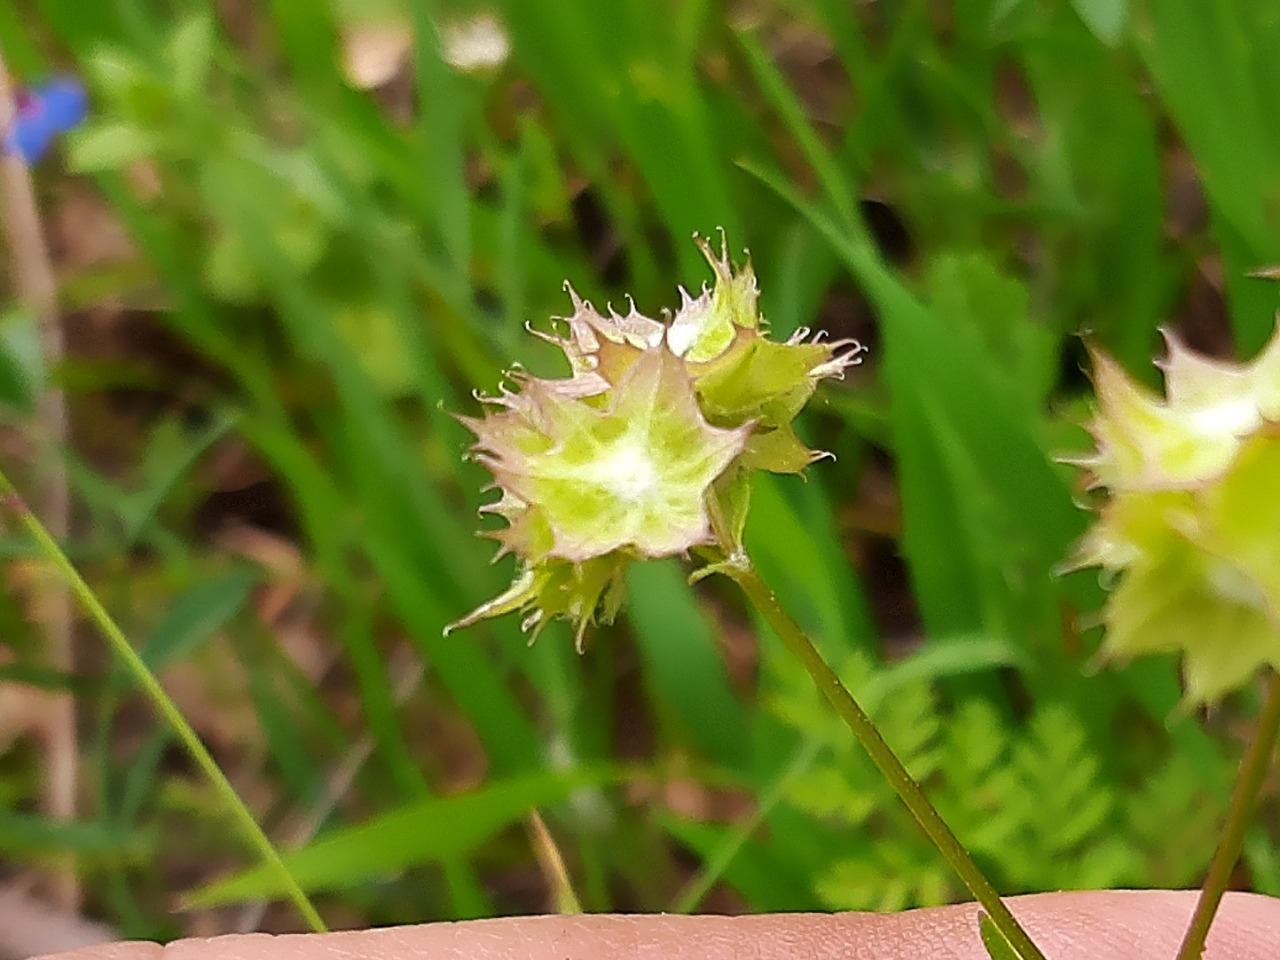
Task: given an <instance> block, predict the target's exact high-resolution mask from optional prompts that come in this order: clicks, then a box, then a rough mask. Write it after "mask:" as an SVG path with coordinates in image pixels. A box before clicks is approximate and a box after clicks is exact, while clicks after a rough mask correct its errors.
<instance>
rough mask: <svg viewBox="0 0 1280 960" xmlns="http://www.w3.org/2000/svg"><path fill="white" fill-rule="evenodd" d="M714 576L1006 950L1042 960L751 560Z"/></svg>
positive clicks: (739, 560) (738, 560) (737, 561)
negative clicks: (858, 750) (824, 709)
mask: <svg viewBox="0 0 1280 960" xmlns="http://www.w3.org/2000/svg"><path fill="white" fill-rule="evenodd" d="M716 572H719V573H724V574H725V575H726V576H729V577H731V578H732V579H733V580H734V581H735V582H736V583H737V584H738V586H739V587H741V588H742V592H743V593H745V594H746V595H747V599H748V600H750V601H751V604H752V606H754V607H755V608H756V610H757V611H759V613H760V615H761V616H762V617H764V618H765V620H766V621H768V623H769V625H770V626H771V627H773V629H774V631H775V632H776V633H777V634H778V636H779V637H781V638H782V642H783V643H784V644H786V646H787V649H788V650H790V651H791V653H792V654H793V655H794V656H795V657H796V659H797V660H799V661H800V663H801V664H803V665H804V668H805V669H806V670H808V671H809V676H810V677H812V678H813V682H814V683H815V684H816V685H817V687H818V690H819V691H821V693H822V695H823V697H825V698H826V700H827V702H828V703H829V704H831V706H832V708H833V709H834V710H835V711H836V713H838V714H839V715H840V717H841V719H843V720H844V722H845V723H846V724H847V725H848V727H849V729H850V730H852V731H853V735H854V736H855V737H857V739H858V742H859V743H860V744H862V746H863V748H864V749H865V750H866V751H867V753H868V754H870V756H871V760H872V762H873V763H875V765H876V766H877V767H878V768H879V769H880V772H881V773H882V774H884V776H885V779H886V780H888V781H889V785H890V786H891V787H892V788H893V791H894V793H896V794H897V795H898V798H899V799H900V800H901V801H902V802H903V803H904V804H906V806H907V809H908V810H910V811H911V815H912V816H913V817H915V819H916V822H917V823H919V824H920V827H921V829H923V830H924V832H925V834H927V835H928V837H929V839H930V840H932V841H933V844H934V846H936V847H937V848H938V850H939V852H941V854H942V856H943V857H944V858H945V859H946V861H947V863H949V864H950V865H951V868H952V869H953V870H955V872H956V873H957V874H958V875H959V877H960V879H961V880H962V881H964V885H965V886H966V887H968V888H969V892H970V893H971V894H973V896H974V899H976V900H977V901H978V902H979V903H980V904H982V906H983V908H984V909H985V910H986V911H987V913H988V914H990V916H991V920H992V921H993V922H994V923H995V925H996V927H997V928H998V929H999V930H1000V932H1001V933H1002V934H1003V935H1004V938H1005V939H1006V940H1007V941H1008V942H1009V944H1010V946H1012V947H1013V948H1014V950H1016V951H1017V953H1018V955H1019V956H1020V957H1021V958H1022V960H1045V957H1044V954H1043V953H1041V952H1040V949H1039V948H1038V947H1037V946H1036V945H1035V944H1034V943H1033V942H1032V941H1031V937H1030V936H1028V935H1027V932H1026V931H1025V930H1023V929H1022V926H1021V925H1020V924H1019V923H1018V921H1017V920H1016V919H1015V918H1014V916H1013V914H1012V913H1010V912H1009V908H1008V907H1006V906H1005V904H1004V901H1002V900H1001V899H1000V894H998V893H997V892H996V888H995V887H993V886H992V885H991V881H990V880H988V879H987V878H986V877H985V876H984V875H983V873H982V871H981V870H980V869H979V868H978V865H977V864H976V863H974V862H973V858H972V857H970V856H969V851H967V850H966V849H965V848H964V845H963V844H962V843H961V842H960V841H959V840H957V839H956V835H955V834H954V833H952V832H951V828H950V827H948V826H947V824H946V822H945V821H943V819H942V816H941V815H940V814H939V813H938V811H937V810H936V809H935V808H934V806H933V804H931V803H930V802H929V800H928V798H927V797H926V796H925V795H924V791H923V790H922V789H921V788H920V784H918V783H916V781H915V778H914V777H912V776H911V774H910V773H908V772H907V768H906V767H904V766H903V765H902V761H901V760H899V759H898V758H897V756H896V755H895V754H894V752H893V750H892V749H891V748H890V746H889V745H888V744H887V743H885V740H884V737H882V736H880V731H879V730H877V729H876V727H875V724H874V723H872V722H871V718H870V717H868V716H867V714H866V712H865V711H864V710H863V709H862V707H860V706H858V702H857V701H856V700H854V699H853V695H852V694H851V693H849V691H848V689H847V688H846V687H845V685H844V684H843V683H842V682H841V681H840V678H839V677H838V676H837V675H836V672H835V671H834V670H832V669H831V667H829V666H828V665H827V662H826V661H825V660H824V659H822V654H821V653H819V652H818V648H817V647H815V646H814V645H813V641H811V640H810V639H809V638H808V637H807V636H805V634H804V632H803V631H802V630H801V629H800V628H799V627H798V626H797V625H796V623H795V621H793V620H792V619H791V618H790V617H789V616H788V615H787V612H786V611H785V610H783V609H782V605H781V604H780V603H779V602H778V598H777V597H776V596H775V595H774V593H773V591H772V590H770V589H769V586H768V584H766V583H765V582H764V580H763V579H762V578H761V577H760V574H758V573H757V572H756V570H755V568H754V567H753V566H752V565H751V563H750V561H749V560H747V559H746V557H745V556H741V555H740V556H739V557H735V558H732V559H730V560H728V561H726V562H723V563H721V564H718V565H716Z"/></svg>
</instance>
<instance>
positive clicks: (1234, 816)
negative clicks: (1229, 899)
mask: <svg viewBox="0 0 1280 960" xmlns="http://www.w3.org/2000/svg"><path fill="white" fill-rule="evenodd" d="M1277 732H1280V674H1278V673H1275V672H1272V673H1271V675H1270V676H1269V677H1268V678H1267V699H1266V702H1265V703H1264V704H1263V705H1262V714H1261V715H1260V716H1259V717H1258V729H1257V730H1256V731H1255V733H1254V735H1253V741H1252V742H1251V743H1250V744H1249V748H1248V749H1247V750H1246V751H1245V754H1244V759H1242V760H1241V761H1240V774H1239V776H1238V777H1237V778H1236V786H1235V790H1234V791H1233V792H1232V794H1231V803H1230V805H1228V807H1227V820H1226V823H1225V824H1223V828H1222V836H1221V838H1219V840H1218V849H1217V850H1216V851H1215V852H1214V854H1213V860H1212V861H1210V863H1209V872H1208V873H1207V874H1205V878H1204V886H1203V887H1201V888H1200V899H1199V900H1198V901H1196V909H1195V912H1194V913H1193V914H1192V915H1191V923H1190V925H1189V926H1188V927H1187V932H1186V935H1185V936H1184V937H1183V938H1182V946H1181V947H1180V948H1179V949H1178V960H1200V958H1201V957H1202V956H1204V945H1205V941H1206V940H1207V939H1208V937H1209V927H1210V925H1212V923H1213V917H1214V914H1216V913H1217V912H1218V905H1219V904H1220V903H1222V895H1223V894H1224V893H1226V890H1227V884H1228V883H1230V881H1231V872H1232V871H1233V870H1234V869H1235V866H1236V863H1237V862H1238V861H1239V859H1240V849H1241V847H1243V846H1244V834H1245V830H1247V829H1248V827H1249V821H1250V820H1252V819H1253V811H1254V808H1255V807H1256V806H1257V803H1258V793H1259V791H1260V790H1261V789H1262V781H1263V779H1264V778H1265V777H1266V774H1267V767H1268V766H1269V765H1270V762H1271V753H1272V751H1273V750H1275V745H1276V734H1277Z"/></svg>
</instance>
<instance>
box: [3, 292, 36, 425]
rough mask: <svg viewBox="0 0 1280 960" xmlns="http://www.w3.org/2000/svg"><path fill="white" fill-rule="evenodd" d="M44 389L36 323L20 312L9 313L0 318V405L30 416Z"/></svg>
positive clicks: (29, 315)
mask: <svg viewBox="0 0 1280 960" xmlns="http://www.w3.org/2000/svg"><path fill="white" fill-rule="evenodd" d="M44 388H45V361H44V351H43V348H42V346H41V341H40V324H39V323H38V322H37V321H36V319H35V317H34V316H32V315H31V314H30V313H27V312H26V311H24V310H10V311H8V312H6V313H5V314H3V316H0V406H4V407H8V408H10V409H11V410H13V411H14V412H16V413H20V414H31V413H34V412H35V409H36V404H37V403H38V401H39V397H40V394H41V393H42V392H43V391H44Z"/></svg>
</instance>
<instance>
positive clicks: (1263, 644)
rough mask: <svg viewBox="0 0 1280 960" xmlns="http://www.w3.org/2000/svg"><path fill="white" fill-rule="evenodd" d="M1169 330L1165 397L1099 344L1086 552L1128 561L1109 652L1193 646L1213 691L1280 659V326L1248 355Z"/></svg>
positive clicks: (1190, 663) (1087, 562)
mask: <svg viewBox="0 0 1280 960" xmlns="http://www.w3.org/2000/svg"><path fill="white" fill-rule="evenodd" d="M1167 339H1168V343H1169V355H1168V358H1167V360H1166V361H1165V362H1164V363H1163V364H1162V366H1163V369H1164V375H1165V396H1164V397H1160V396H1158V395H1155V394H1153V393H1151V392H1149V391H1147V390H1145V389H1144V388H1142V387H1141V386H1139V385H1137V384H1135V383H1134V382H1132V381H1131V380H1130V379H1129V378H1128V377H1127V376H1126V375H1125V373H1124V371H1123V370H1121V369H1120V367H1119V365H1118V364H1117V363H1116V362H1115V361H1114V360H1112V359H1111V358H1110V357H1108V356H1106V355H1105V354H1103V353H1100V352H1099V351H1096V350H1094V351H1092V353H1093V360H1094V382H1095V385H1096V388H1097V395H1098V405H1099V410H1098V413H1097V416H1096V417H1095V419H1094V421H1093V424H1092V432H1093V435H1094V438H1095V439H1096V440H1097V445H1098V450H1097V454H1096V455H1095V456H1093V457H1091V458H1089V459H1087V460H1084V461H1080V465H1082V466H1085V467H1087V468H1088V469H1089V471H1090V480H1091V485H1092V486H1093V487H1098V488H1105V490H1106V499H1105V503H1104V506H1103V507H1102V508H1101V512H1100V516H1099V518H1098V520H1097V522H1096V523H1095V525H1094V526H1093V528H1092V529H1091V530H1090V531H1089V533H1088V534H1087V535H1086V536H1085V538H1084V540H1083V542H1082V543H1081V545H1080V548H1079V550H1078V552H1077V554H1076V556H1075V558H1074V561H1073V566H1076V567H1086V566H1100V567H1103V568H1104V569H1106V570H1107V571H1110V572H1112V573H1118V574H1120V577H1119V581H1118V583H1117V585H1116V586H1115V588H1114V589H1113V590H1112V591H1111V593H1110V596H1109V598H1108V600H1107V604H1106V608H1105V610H1104V612H1103V619H1104V623H1105V626H1106V639H1105V641H1104V648H1103V649H1104V652H1105V653H1106V654H1108V655H1111V656H1116V657H1131V656H1137V655H1140V654H1144V653H1153V652H1158V651H1174V652H1180V653H1181V654H1182V655H1183V672H1184V676H1185V678H1186V690H1187V697H1188V699H1189V700H1190V701H1191V702H1192V703H1200V702H1204V701H1209V700H1215V699H1217V698H1219V697H1221V696H1222V695H1223V694H1224V693H1226V692H1228V691H1229V690H1231V689H1233V688H1235V687H1238V686H1241V685H1242V684H1244V683H1245V682H1247V681H1248V679H1249V678H1250V677H1251V676H1252V675H1253V674H1254V672H1255V671H1256V670H1257V669H1258V667H1260V666H1262V665H1263V664H1271V665H1272V666H1275V667H1277V668H1280V496H1278V495H1277V494H1278V493H1280V333H1278V334H1277V335H1275V336H1273V337H1272V339H1271V342H1270V343H1269V344H1268V345H1267V347H1266V348H1265V349H1264V350H1263V352H1262V353H1261V354H1260V355H1259V356H1258V357H1257V358H1256V359H1255V360H1254V361H1253V362H1251V363H1247V364H1231V363H1223V362H1219V361H1216V360H1210V359H1207V358H1204V357H1201V356H1198V355H1196V354H1194V353H1192V352H1190V351H1189V350H1188V349H1187V348H1186V347H1185V346H1184V345H1183V344H1182V343H1180V342H1179V341H1178V340H1177V339H1176V338H1174V337H1172V336H1169V337H1168V338H1167Z"/></svg>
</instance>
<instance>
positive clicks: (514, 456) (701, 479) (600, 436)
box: [448, 240, 862, 646]
mask: <svg viewBox="0 0 1280 960" xmlns="http://www.w3.org/2000/svg"><path fill="white" fill-rule="evenodd" d="M698 243H699V245H700V246H701V248H702V251H703V253H704V254H705V255H706V257H707V260H708V261H709V262H710V264H711V267H712V269H713V270H714V271H715V285H714V287H713V288H711V289H710V290H707V289H704V290H703V292H702V294H701V295H700V296H698V297H696V298H695V297H691V296H689V295H688V294H687V293H685V292H684V291H683V290H682V291H681V306H680V310H679V312H677V313H676V315H675V316H674V317H672V318H671V319H670V322H669V323H662V322H659V321H657V320H653V319H651V318H649V317H646V316H644V315H643V314H641V313H639V312H638V311H637V310H636V308H635V306H634V304H633V305H632V306H631V309H630V311H629V312H628V313H627V314H626V315H619V314H617V313H615V312H613V311H612V310H610V311H609V313H608V315H602V314H600V313H597V312H596V310H595V309H594V308H593V307H592V306H591V304H589V303H586V302H584V301H582V300H581V299H579V297H578V296H577V294H575V293H574V292H573V291H572V290H570V291H569V294H570V297H571V299H572V304H573V313H572V315H570V316H569V317H565V318H563V326H562V327H561V328H560V329H558V330H557V331H556V332H555V333H554V334H544V333H537V332H536V331H535V333H536V335H537V336H540V337H542V338H543V339H545V340H548V341H550V342H551V343H554V344H555V345H556V346H557V347H559V348H560V349H561V350H562V351H563V352H564V355H565V357H566V359H567V360H568V362H569V369H570V375H569V376H567V377H564V378H560V379H542V378H540V377H534V376H531V375H529V374H527V373H523V372H518V373H512V374H510V379H511V381H512V383H513V385H514V389H513V390H507V389H503V390H502V391H501V393H500V394H499V396H497V397H492V398H483V399H484V402H485V403H486V404H488V406H489V407H490V410H489V412H488V413H487V414H486V415H485V416H484V417H483V418H482V419H471V418H462V422H463V423H465V424H466V425H467V427H468V428H469V429H470V430H471V431H472V432H473V433H474V434H475V435H476V442H475V444H474V446H473V447H472V453H471V455H472V457H473V458H474V459H475V460H476V461H478V462H479V463H482V464H484V466H485V467H487V468H488V469H489V471H490V472H491V473H492V474H493V478H494V486H495V487H496V488H497V489H498V491H499V492H500V493H501V496H500V498H499V499H498V500H497V502H495V503H493V504H491V505H489V506H487V507H485V508H484V511H485V512H488V513H494V514H497V515H499V516H501V517H502V518H503V519H504V520H506V522H507V526H506V527H505V528H504V529H501V530H497V531H492V532H487V533H486V534H485V535H486V536H489V537H492V538H493V539H495V540H497V541H498V543H499V544H500V549H499V552H498V555H499V556H502V555H504V554H507V553H511V554H514V555H515V556H516V557H517V559H518V560H519V564H520V567H519V572H518V575H517V577H516V580H515V582H514V583H512V585H511V586H510V587H509V588H508V589H507V590H506V591H504V592H503V593H502V594H501V595H500V596H498V597H495V598H494V599H493V600H490V601H489V602H488V603H485V604H483V605H482V606H480V607H478V608H477V609H476V610H474V611H472V612H471V613H469V614H468V615H467V616H465V617H463V618H462V619H461V620H459V621H458V622H456V623H454V624H451V625H450V626H449V627H448V629H449V630H452V629H454V628H456V627H464V626H470V625H471V624H473V623H476V622H477V621H479V620H482V619H485V618H488V617H496V616H499V615H501V614H505V613H511V612H514V611H520V612H521V613H523V614H524V621H523V627H524V629H526V630H528V631H532V634H533V636H535V637H536V636H537V633H538V631H539V630H541V629H542V627H544V626H545V625H546V624H547V623H548V622H549V621H551V620H552V619H555V618H556V617H562V618H564V619H566V620H569V621H571V622H572V623H573V624H574V627H575V630H576V633H577V639H578V644H579V646H581V644H582V639H583V636H584V632H585V630H586V628H587V626H588V625H589V624H591V623H593V622H608V621H610V620H612V618H613V616H614V614H615V613H616V612H617V610H618V607H619V605H620V603H621V600H622V583H623V575H624V574H625V572H626V568H627V565H628V564H629V563H631V562H632V561H634V560H637V559H644V558H655V557H670V556H677V555H684V554H687V553H688V552H689V551H690V550H692V549H693V548H695V547H706V546H716V547H718V548H719V549H720V550H721V552H722V553H724V554H725V555H729V554H732V553H734V552H735V551H737V550H738V549H739V548H740V546H741V544H740V537H741V532H742V526H743V523H744V522H745V519H746V506H747V483H748V477H749V475H750V472H751V471H752V470H768V471H772V472H775V473H799V472H800V471H801V470H803V469H804V468H805V467H806V466H807V465H808V464H810V463H812V462H813V461H814V460H815V459H817V458H818V457H820V456H822V454H818V453H815V452H813V451H811V450H809V449H807V448H806V447H805V446H804V445H803V444H802V443H801V442H800V441H799V439H798V438H797V437H796V435H795V433H794V431H793V430H792V425H791V423H792V420H793V419H794V418H795V416H796V414H797V413H799V412H800V410H801V409H802V408H803V407H804V405H805V403H806V402H808V400H809V398H810V397H811V396H812V395H813V391H814V389H815V388H816V387H817V383H818V381H819V380H822V379H823V378H826V377H839V376H841V375H842V373H843V372H844V370H845V368H846V367H848V366H850V365H852V364H855V363H858V362H860V359H861V357H860V355H861V353H862V346H861V345H860V344H858V343H856V342H854V341H840V342H832V343H826V342H823V341H822V339H821V336H818V337H815V338H812V339H809V338H808V333H807V331H801V332H799V333H798V334H797V335H796V336H794V337H792V338H791V339H790V340H788V341H787V342H785V343H777V342H774V341H772V340H769V339H768V338H767V337H766V336H765V331H764V324H763V318H762V317H761V316H760V313H759V308H758V307H757V303H756V301H757V297H758V291H757V288H756V278H755V274H754V273H753V272H752V269H751V266H750V264H747V265H746V266H744V267H743V268H742V269H741V270H740V271H738V272H735V271H734V269H733V267H732V265H731V264H730V263H729V259H728V254H727V252H726V251H725V250H724V249H723V247H722V249H721V252H720V255H719V256H717V255H715V253H714V252H713V251H712V250H711V248H710V247H709V246H708V245H707V243H706V242H705V241H702V240H699V241H698Z"/></svg>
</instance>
